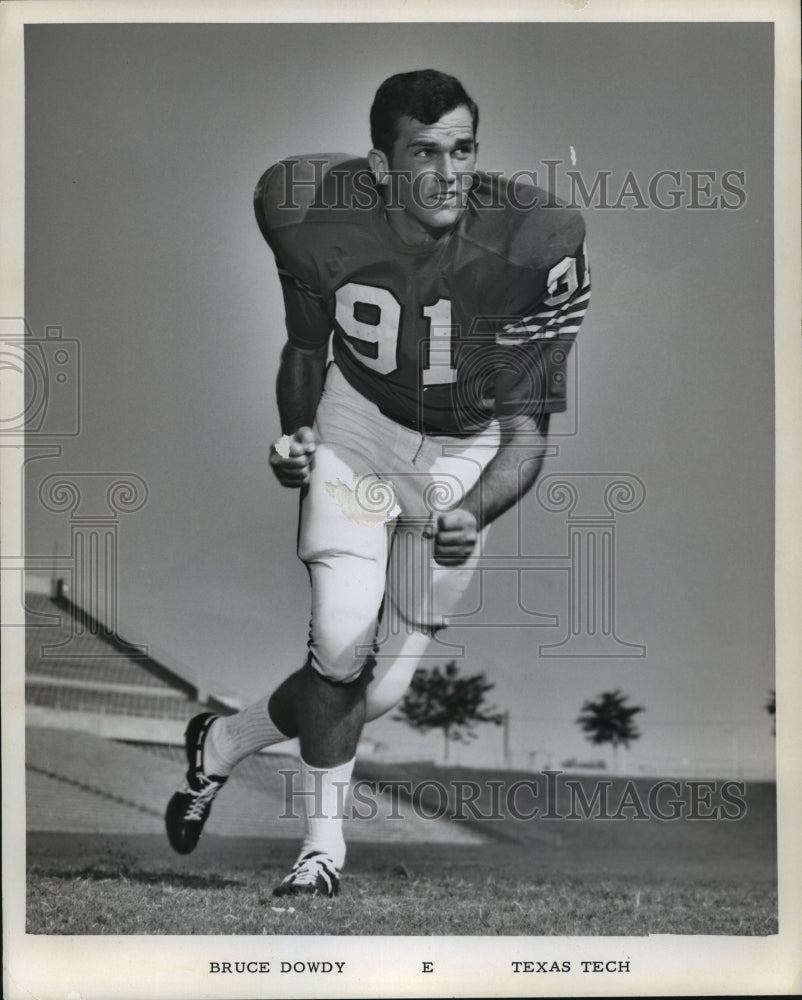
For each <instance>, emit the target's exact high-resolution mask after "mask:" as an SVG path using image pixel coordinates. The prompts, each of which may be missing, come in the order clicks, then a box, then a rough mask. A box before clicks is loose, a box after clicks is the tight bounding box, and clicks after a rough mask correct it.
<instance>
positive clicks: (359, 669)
mask: <svg viewBox="0 0 802 1000" xmlns="http://www.w3.org/2000/svg"><path fill="white" fill-rule="evenodd" d="M367 662H368V656H367V655H366V654H365V653H360V652H359V650H358V648H357V649H354V650H346V651H345V652H344V653H341V654H340V655H339V656H335V655H331V654H329V655H327V654H326V653H325V652H324V651H322V650H321V649H320V648H319V647H316V646H315V645H314V644H313V645H312V646H310V649H309V666H310V667H311V668H312V669H313V670H314V671H315V673H316V674H318V675H319V676H320V677H322V678H323V680H325V681H328V682H329V683H330V684H333V685H337V686H345V685H348V684H353V683H355V682H356V681H358V680H360V679H361V678H362V675H363V673H364V672H365V668H366V666H367Z"/></svg>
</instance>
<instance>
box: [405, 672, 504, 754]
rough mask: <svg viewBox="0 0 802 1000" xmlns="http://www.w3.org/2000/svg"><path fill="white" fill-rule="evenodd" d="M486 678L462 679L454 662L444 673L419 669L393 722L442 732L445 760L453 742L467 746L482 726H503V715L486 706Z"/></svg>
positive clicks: (487, 685)
mask: <svg viewBox="0 0 802 1000" xmlns="http://www.w3.org/2000/svg"><path fill="white" fill-rule="evenodd" d="M493 687H495V685H494V684H490V683H488V681H487V678H486V677H485V675H484V674H475V675H474V676H473V677H460V675H459V670H458V668H457V664H456V663H455V662H454V660H452V661H451V662H450V663H447V664H446V666H445V669H444V670H441V669H440V667H437V666H435V667H432V669H431V670H427V669H426V668H425V667H419V668H418V669H417V670H416V671H415V676H414V677H413V678H412V683H411V684H410V686H409V688H408V690H407V693H406V694H405V695H404V698H403V700H402V701H401V703H400V704H399V706H398V710H399V714H398V715H394V716H393V719H395V720H396V721H397V722H406V723H407V725H409V726H412V728H413V729H420V730H421V731H422V732H427V731H428V730H430V729H441V730H442V731H443V740H444V742H445V755H444V756H445V760H446V761H448V748H449V744H450V743H451V741H452V740H454V741H455V742H456V741H463V742H467V741H468V740H470V739H475V738H476V733H475V732H474V731H473V730H474V729H475V728H476V727H477V726H478V725H479V723H480V722H491V723H493V724H494V725H496V726H500V725H501V724H502V722H503V721H504V713H503V712H499V711H498V710H497V709H496V708H495V706H493V707H486V706H485V705H484V701H485V695H486V694H487V692H488V691H490V689H491V688H493Z"/></svg>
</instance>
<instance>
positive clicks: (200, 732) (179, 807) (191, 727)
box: [164, 712, 227, 854]
mask: <svg viewBox="0 0 802 1000" xmlns="http://www.w3.org/2000/svg"><path fill="white" fill-rule="evenodd" d="M216 718H217V716H216V715H213V714H212V713H211V712H203V713H202V714H201V715H196V716H195V718H194V719H190V721H189V724H188V725H187V729H186V732H185V733H184V747H185V749H186V752H187V762H188V764H189V768H188V769H187V773H186V776H185V778H184V783H183V784H182V785H181V787H180V788H179V789H178V791H177V792H176V793H175V795H173V797H172V798H171V799H170V801H169V802H168V803H167V812H166V814H165V817H164V822H165V826H166V827H167V839H168V840H169V841H170V846H171V847H172V848H173V850H175V851H178V853H179V854H189V853H191V852H192V851H194V850H195V848H196V847H197V846H198V841H199V840H200V835H201V833H202V831H203V824H204V823H205V822H206V820H207V819H208V818H209V812H210V810H211V808H212V802H213V801H214V797H215V795H217V793H218V792H219V791H220V789H221V788H222V787H223V785H224V784H225V783H226V781H227V778H223V777H220V775H217V774H206V772H205V771H204V770H203V744H204V743H205V741H206V736H207V734H208V732H209V726H211V724H212V723H213V722H214V720H215V719H216Z"/></svg>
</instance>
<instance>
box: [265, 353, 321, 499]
mask: <svg viewBox="0 0 802 1000" xmlns="http://www.w3.org/2000/svg"><path fill="white" fill-rule="evenodd" d="M327 357H328V345H324V346H323V347H318V348H314V349H307V348H302V347H296V346H295V345H293V344H290V343H287V344H285V346H284V350H283V351H282V353H281V364H280V365H279V371H278V378H277V379H276V399H277V401H278V412H279V420H280V421H281V430H282V433H283V434H284V435H285V438H284V439H283V441H282V442H281V443H280V447H279V446H277V445H275V444H274V445H273V446H272V447H271V449H270V465H271V467H272V469H273V472H274V473H275V474H276V478H277V479H278V481H279V482H280V483H281V484H282V486H289V487H296V486H305V485H306V483H307V482H308V481H309V473H310V471H311V466H312V460H313V457H314V454H315V450H316V448H317V439H316V437H315V433H314V431H313V430H312V423H313V422H314V419H315V413H316V411H317V407H318V403H319V402H320V396H321V393H322V392H323V382H324V380H325V377H326V360H327Z"/></svg>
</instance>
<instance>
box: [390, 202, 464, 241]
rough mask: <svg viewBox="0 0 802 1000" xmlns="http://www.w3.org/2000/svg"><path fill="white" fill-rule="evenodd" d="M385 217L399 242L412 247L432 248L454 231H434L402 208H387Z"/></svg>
mask: <svg viewBox="0 0 802 1000" xmlns="http://www.w3.org/2000/svg"><path fill="white" fill-rule="evenodd" d="M384 216H385V218H386V219H387V224H388V225H389V227H390V228H391V229H392V230H393V232H394V233H395V235H396V236H397V237H398V238H399V240H401V242H402V243H405V244H406V245H407V246H410V247H423V246H431V245H433V244H434V243H437V241H438V240H440V239H442V238H443V237H444V236H447V235H448V234H449V233H450V232H452V230H453V229H454V227H453V226H445V227H444V228H440V229H432V228H430V227H429V226H425V225H424V224H423V223H422V222H421V221H420V220H419V219H416V218H415V217H414V216H411V215H409V214H408V213H407V212H405V211H404V210H403V209H402V208H385V210H384Z"/></svg>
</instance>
